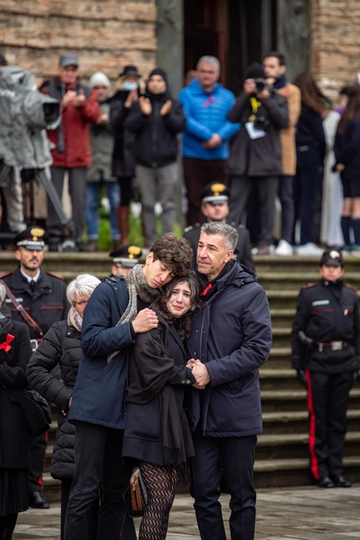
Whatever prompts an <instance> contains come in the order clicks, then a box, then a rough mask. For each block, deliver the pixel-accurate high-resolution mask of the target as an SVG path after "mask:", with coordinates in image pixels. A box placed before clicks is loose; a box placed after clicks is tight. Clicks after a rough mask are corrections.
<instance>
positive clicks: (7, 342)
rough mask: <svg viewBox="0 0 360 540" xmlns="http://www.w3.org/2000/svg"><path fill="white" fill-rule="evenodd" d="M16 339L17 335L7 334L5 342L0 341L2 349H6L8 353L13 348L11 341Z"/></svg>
mask: <svg viewBox="0 0 360 540" xmlns="http://www.w3.org/2000/svg"><path fill="white" fill-rule="evenodd" d="M13 339H15V337H14V336H13V335H11V334H7V335H6V340H5V341H4V343H0V349H4V350H5V352H6V353H8V352H9V351H10V349H11V345H10V343H11V342H12V341H13Z"/></svg>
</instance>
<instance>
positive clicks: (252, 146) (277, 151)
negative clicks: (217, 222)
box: [226, 63, 289, 255]
mask: <svg viewBox="0 0 360 540" xmlns="http://www.w3.org/2000/svg"><path fill="white" fill-rule="evenodd" d="M228 119H229V120H231V122H240V125H241V127H240V131H239V132H238V133H237V134H236V135H235V137H234V139H233V141H232V143H231V148H230V158H229V160H228V162H227V167H226V169H227V172H228V174H229V175H230V193H231V198H230V216H229V219H230V221H234V222H235V223H241V222H242V221H243V220H244V215H243V214H244V210H245V207H246V203H247V201H248V199H249V196H250V193H251V190H252V189H253V187H254V186H255V188H256V190H257V204H258V208H259V216H260V232H259V237H258V239H257V252H258V254H259V255H269V253H270V247H269V246H270V245H271V244H272V242H273V229H274V222H275V196H276V192H277V188H278V182H279V177H280V176H282V175H283V165H282V151H281V142H280V130H281V129H283V128H285V127H287V126H288V124H289V109H288V103H287V100H286V99H285V97H284V96H282V95H280V93H279V92H278V91H277V90H276V89H274V88H273V86H272V85H269V84H268V83H267V81H266V78H265V72H264V69H263V66H261V65H260V64H256V63H253V64H252V65H250V66H249V67H248V68H247V70H246V74H245V82H244V90H243V92H242V94H241V95H240V96H239V97H238V98H237V100H236V103H235V105H234V107H233V108H232V109H231V111H230V112H229V114H228Z"/></svg>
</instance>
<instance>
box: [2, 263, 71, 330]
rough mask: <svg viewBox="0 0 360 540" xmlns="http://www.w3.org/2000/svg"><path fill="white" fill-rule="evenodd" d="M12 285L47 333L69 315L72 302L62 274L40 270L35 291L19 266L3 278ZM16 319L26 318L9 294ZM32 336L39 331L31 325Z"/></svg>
mask: <svg viewBox="0 0 360 540" xmlns="http://www.w3.org/2000/svg"><path fill="white" fill-rule="evenodd" d="M0 279H2V280H3V281H4V282H5V283H6V285H7V286H8V287H9V289H10V290H11V292H12V293H13V295H14V296H15V297H16V299H17V301H18V302H19V303H20V304H21V305H22V306H23V307H24V308H25V310H26V311H27V312H28V313H29V315H31V317H32V318H33V319H34V321H35V322H36V323H37V324H38V325H39V326H40V328H41V329H42V331H43V334H44V335H45V334H46V332H47V331H48V330H49V328H50V327H51V325H52V324H54V322H57V321H61V320H63V319H65V318H66V316H67V313H68V311H69V302H68V300H67V298H66V287H65V285H64V281H63V279H62V278H60V277H58V276H55V275H54V274H50V273H48V272H44V271H43V270H40V277H39V279H38V281H37V282H36V284H35V288H34V290H33V291H32V290H31V288H30V285H29V283H28V282H27V281H26V279H25V278H24V277H23V276H22V274H21V272H20V267H18V268H17V269H16V270H15V271H14V272H9V273H7V274H5V275H3V276H1V278H0ZM5 302H6V305H7V306H8V307H9V308H10V311H11V316H12V318H13V319H14V320H15V321H19V322H24V319H23V318H22V316H21V315H20V313H19V312H18V311H17V310H16V308H15V307H14V305H13V304H12V302H11V300H10V299H9V298H6V299H5ZM29 330H30V338H31V339H39V335H38V334H37V333H36V332H35V331H34V330H33V329H32V328H30V329H29Z"/></svg>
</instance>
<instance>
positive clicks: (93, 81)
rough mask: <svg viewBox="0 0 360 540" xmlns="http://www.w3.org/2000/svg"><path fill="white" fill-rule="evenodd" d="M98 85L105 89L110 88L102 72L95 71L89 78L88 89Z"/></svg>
mask: <svg viewBox="0 0 360 540" xmlns="http://www.w3.org/2000/svg"><path fill="white" fill-rule="evenodd" d="M98 84H101V85H102V86H106V88H110V81H109V79H108V77H107V76H106V75H105V73H103V72H102V71H97V72H96V73H94V74H93V75H91V77H90V81H89V86H90V88H94V86H97V85H98Z"/></svg>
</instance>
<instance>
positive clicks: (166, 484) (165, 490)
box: [122, 274, 199, 540]
mask: <svg viewBox="0 0 360 540" xmlns="http://www.w3.org/2000/svg"><path fill="white" fill-rule="evenodd" d="M198 297H199V285H198V281H197V279H196V277H195V275H192V274H191V275H189V276H187V277H175V278H174V279H173V280H172V281H171V282H170V283H169V284H168V285H167V286H166V289H165V290H164V292H163V294H162V295H161V296H160V297H159V298H158V299H157V300H156V302H154V303H153V304H152V306H151V307H152V309H154V311H155V312H156V314H157V316H158V319H159V326H158V327H157V328H154V329H153V330H150V331H149V332H146V333H143V334H139V335H138V337H137V341H136V345H135V347H134V351H133V354H132V358H131V361H130V365H129V386H128V390H127V403H128V412H127V424H126V428H125V435H124V442H123V452H122V455H123V457H126V458H131V459H132V461H133V462H134V463H136V464H140V472H141V476H142V479H143V481H144V484H145V487H146V491H147V504H146V507H145V511H144V517H143V519H142V521H141V524H140V530H139V540H162V539H165V538H166V532H167V528H168V520H169V513H170V509H171V506H172V503H173V500H174V497H175V487H176V484H177V481H178V479H179V478H180V477H184V478H186V477H187V474H186V473H187V458H189V457H191V456H193V455H194V449H193V445H192V439H191V433H190V427H189V424H188V422H187V418H186V415H185V411H184V396H185V389H186V388H187V387H189V386H190V385H192V384H195V378H194V376H193V375H192V372H191V369H190V368H187V367H186V362H187V360H188V355H187V353H186V350H185V348H184V345H183V340H184V339H186V338H187V337H189V335H190V331H191V320H192V316H193V314H194V313H195V311H196V309H197V308H198V307H199V300H198Z"/></svg>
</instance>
